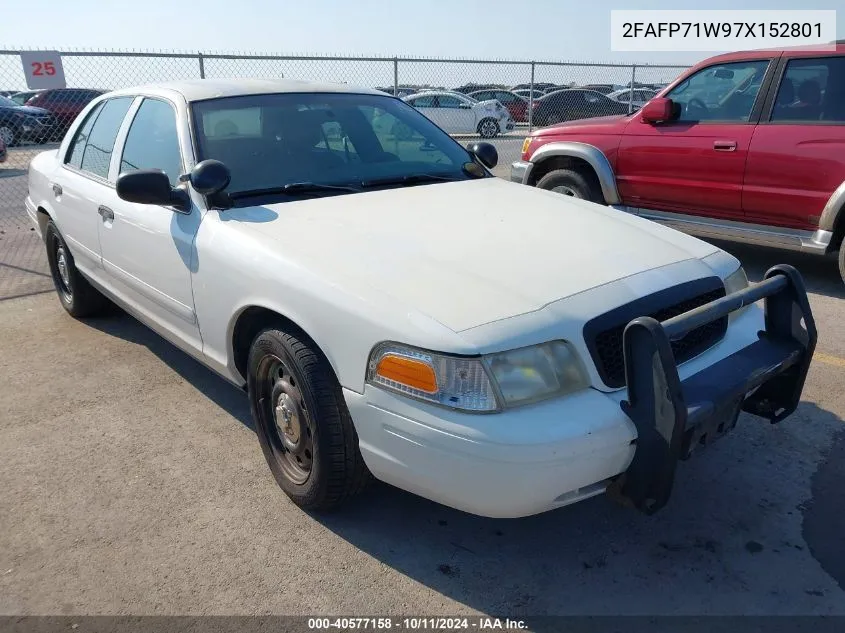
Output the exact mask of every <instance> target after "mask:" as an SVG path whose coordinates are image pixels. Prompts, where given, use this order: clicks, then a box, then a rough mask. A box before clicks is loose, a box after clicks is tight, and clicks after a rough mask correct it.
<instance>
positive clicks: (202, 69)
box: [197, 53, 205, 79]
mask: <svg viewBox="0 0 845 633" xmlns="http://www.w3.org/2000/svg"><path fill="white" fill-rule="evenodd" d="M197 59H198V60H199V62H200V79H205V58H204V57H203V56H202V53H197Z"/></svg>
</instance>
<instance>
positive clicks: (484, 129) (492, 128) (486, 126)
mask: <svg viewBox="0 0 845 633" xmlns="http://www.w3.org/2000/svg"><path fill="white" fill-rule="evenodd" d="M478 133H479V134H480V135H481V138H493V137H494V136H497V135H498V134H499V123H498V122H497V121H496V120H495V119H482V120H481V123H479V124H478Z"/></svg>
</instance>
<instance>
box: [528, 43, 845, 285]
mask: <svg viewBox="0 0 845 633" xmlns="http://www.w3.org/2000/svg"><path fill="white" fill-rule="evenodd" d="M511 180H514V181H516V182H521V183H525V184H529V185H533V186H537V187H540V188H542V189H548V190H551V191H557V192H560V193H563V194H565V195H570V196H575V197H578V198H584V199H586V200H591V201H593V202H598V203H603V204H608V205H612V206H614V207H616V208H618V209H620V210H623V211H627V212H630V213H635V214H637V215H641V216H644V217H647V218H650V219H652V220H657V221H659V222H663V223H665V224H668V225H670V226H672V227H674V228H677V229H680V230H682V231H685V232H687V233H692V234H695V235H698V236H701V237H705V238H707V237H710V238H722V239H732V240H738V241H742V242H753V243H756V244H764V245H768V246H776V247H781V248H789V249H794V250H800V251H806V252H810V253H817V254H820V255H823V254H827V253H835V252H836V251H837V250H838V251H839V269H840V273H841V274H842V277H843V279H845V248H840V246H841V245H842V237H843V234H845V45H842V44H838V45H836V46H835V47H832V50H829V51H820V50H819V49H818V48H816V49H809V48H794V49H783V50H767V51H746V52H741V53H730V54H727V55H720V56H717V57H712V58H710V59H708V60H706V61H703V62H701V63H699V64H698V65H696V66H695V67H693V68H691V69H690V70H689V71H687V72H686V73H684V74H683V75H681V77H680V78H679V79H677V80H676V81H674V82H673V83H672V84H670V85H669V86H668V87H667V88H666V89H664V90H663V91H662V92H661V93H660V94H659V95H658V96H657V97H655V98H654V99H652V100H651V101H649V102H648V103H647V104H646V105H645V106H644V107H643V108H642V110H640V111H639V112H637V113H636V114H633V115H626V116H615V117H602V118H597V119H596V118H594V119H587V120H580V121H574V122H571V123H564V124H561V125H556V126H554V127H549V128H543V129H539V130H536V131H535V132H534V133H533V134H531V136H529V137H528V138H526V139H525V142H524V144H523V147H522V160H521V161H518V162H515V163H513V165H512V166H511Z"/></svg>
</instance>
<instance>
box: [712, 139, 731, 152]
mask: <svg viewBox="0 0 845 633" xmlns="http://www.w3.org/2000/svg"><path fill="white" fill-rule="evenodd" d="M713 149H715V150H716V151H717V152H735V151H736V141H713Z"/></svg>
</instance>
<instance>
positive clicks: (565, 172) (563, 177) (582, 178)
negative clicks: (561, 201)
mask: <svg viewBox="0 0 845 633" xmlns="http://www.w3.org/2000/svg"><path fill="white" fill-rule="evenodd" d="M537 187H538V188H540V189H545V190H546V191H554V192H556V193H561V194H563V195H565V196H571V197H573V198H580V199H581V200H589V201H590V202H597V203H599V204H604V203H605V202H604V195H602V192H601V186H599V182H598V179H597V178H596V177H595V175H593V174H587V173H584V172H581V171H576V170H574V169H555V170H554V171H550V172H549V173H548V174H546V175H545V176H543V177H542V178H540V181H539V182H538V183H537Z"/></svg>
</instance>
